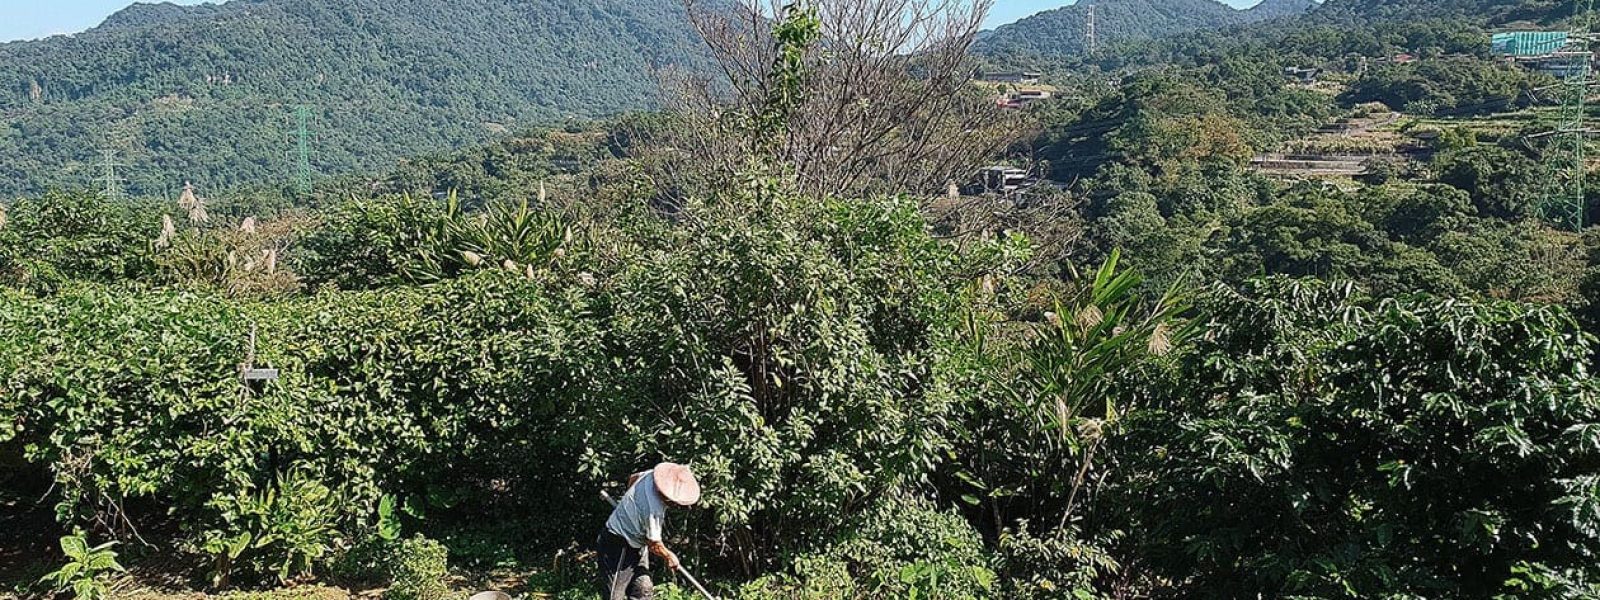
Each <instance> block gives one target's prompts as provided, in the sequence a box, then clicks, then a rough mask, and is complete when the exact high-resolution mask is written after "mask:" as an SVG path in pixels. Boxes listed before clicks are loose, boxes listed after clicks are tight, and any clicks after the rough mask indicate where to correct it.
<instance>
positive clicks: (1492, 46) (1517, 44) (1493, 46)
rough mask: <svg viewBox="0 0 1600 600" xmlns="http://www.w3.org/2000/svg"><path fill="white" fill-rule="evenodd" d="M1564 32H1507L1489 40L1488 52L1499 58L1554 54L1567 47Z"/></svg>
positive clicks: (1495, 35) (1565, 33)
mask: <svg viewBox="0 0 1600 600" xmlns="http://www.w3.org/2000/svg"><path fill="white" fill-rule="evenodd" d="M1568 39H1569V38H1568V35H1567V32H1565V31H1508V32H1504V33H1496V34H1494V35H1493V36H1491V37H1490V38H1489V50H1490V51H1491V52H1494V53H1495V54H1497V55H1500V56H1509V57H1525V56H1543V55H1546V54H1554V53H1556V52H1559V51H1561V49H1562V48H1566V47H1567V42H1568Z"/></svg>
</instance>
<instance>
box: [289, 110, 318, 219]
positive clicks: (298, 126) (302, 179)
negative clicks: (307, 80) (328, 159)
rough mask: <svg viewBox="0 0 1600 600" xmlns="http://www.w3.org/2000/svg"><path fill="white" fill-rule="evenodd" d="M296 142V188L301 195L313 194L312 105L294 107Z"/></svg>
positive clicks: (294, 155)
mask: <svg viewBox="0 0 1600 600" xmlns="http://www.w3.org/2000/svg"><path fill="white" fill-rule="evenodd" d="M294 120H295V143H294V151H293V159H294V189H295V192H297V193H299V194H300V196H301V197H305V196H309V195H311V179H312V173H311V155H312V154H315V152H314V151H313V150H312V149H311V107H310V106H307V105H305V104H301V105H299V106H296V107H294Z"/></svg>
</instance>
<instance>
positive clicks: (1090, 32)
mask: <svg viewBox="0 0 1600 600" xmlns="http://www.w3.org/2000/svg"><path fill="white" fill-rule="evenodd" d="M1085 30H1086V31H1085V34H1086V35H1085V37H1087V38H1088V40H1087V41H1088V45H1089V56H1094V54H1095V50H1096V47H1095V46H1096V43H1095V35H1094V4H1093V3H1092V2H1091V3H1090V4H1089V20H1088V24H1087V27H1086V28H1085Z"/></svg>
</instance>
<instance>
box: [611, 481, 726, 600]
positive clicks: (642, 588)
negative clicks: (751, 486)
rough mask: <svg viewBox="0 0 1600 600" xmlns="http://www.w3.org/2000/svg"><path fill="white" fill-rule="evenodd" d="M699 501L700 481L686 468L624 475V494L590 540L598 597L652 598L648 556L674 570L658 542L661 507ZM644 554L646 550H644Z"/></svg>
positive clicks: (674, 558) (663, 518)
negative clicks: (595, 555)
mask: <svg viewBox="0 0 1600 600" xmlns="http://www.w3.org/2000/svg"><path fill="white" fill-rule="evenodd" d="M699 501H700V483H699V482H698V481H695V478H694V472H693V471H690V470H689V467H685V466H683V465H678V464H673V463H661V464H659V465H656V468H654V469H651V470H649V471H645V472H642V473H634V474H633V475H630V476H629V477H628V492H627V493H625V494H623V495H622V499H621V500H619V501H617V506H616V508H614V509H612V511H611V518H609V519H606V528H605V530H604V531H601V532H600V539H599V540H598V541H597V542H595V545H596V548H597V549H598V550H599V554H600V599H601V600H629V599H631V600H641V599H649V598H653V597H654V596H655V585H654V584H653V583H651V581H650V555H651V554H654V555H656V556H657V557H659V558H660V559H661V560H663V561H665V562H666V563H667V568H669V569H672V570H677V569H678V564H679V563H678V555H677V554H674V553H673V552H672V551H671V550H668V549H667V545H666V544H663V543H662V542H661V533H662V530H663V529H666V525H667V507H668V506H677V507H689V506H693V505H694V504H695V503H696V502H699ZM646 551H648V552H646Z"/></svg>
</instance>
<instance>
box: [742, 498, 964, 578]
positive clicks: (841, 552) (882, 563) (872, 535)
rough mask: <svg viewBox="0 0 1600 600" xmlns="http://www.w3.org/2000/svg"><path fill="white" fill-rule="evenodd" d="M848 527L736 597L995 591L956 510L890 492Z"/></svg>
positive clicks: (854, 519)
mask: <svg viewBox="0 0 1600 600" xmlns="http://www.w3.org/2000/svg"><path fill="white" fill-rule="evenodd" d="M845 530H846V531H847V532H848V533H846V534H845V535H843V536H842V537H841V538H840V539H838V540H836V541H835V542H834V543H832V544H829V545H827V546H826V547H824V548H820V549H817V550H815V551H812V552H808V553H805V554H802V555H799V556H797V557H795V558H794V559H792V561H791V564H790V567H791V568H790V569H789V572H788V573H785V574H782V575H778V576H773V577H767V578H764V579H762V580H760V581H757V582H754V583H752V584H750V585H747V586H745V587H744V589H743V591H742V592H741V593H742V594H743V596H742V597H746V598H783V599H792V600H825V599H853V598H863V599H865V598H922V599H924V600H927V599H946V600H970V599H975V598H987V597H990V594H991V593H992V592H993V591H994V587H995V586H994V583H995V582H994V579H995V574H994V572H993V571H992V570H991V565H990V559H989V555H988V553H987V551H986V550H985V549H984V546H983V540H982V539H981V537H980V536H979V535H978V533H977V531H975V530H973V529H972V526H971V525H968V524H967V522H966V520H964V519H963V518H961V516H960V515H958V514H956V513H954V512H945V511H939V510H936V509H934V508H933V507H932V506H931V504H930V503H929V502H927V501H926V500H920V499H917V498H913V497H908V496H902V495H900V494H893V495H890V496H888V497H885V498H882V499H879V500H878V501H877V502H875V503H874V506H873V507H872V508H871V509H869V510H867V511H864V512H862V513H861V514H859V515H857V516H856V517H855V518H853V519H851V521H850V523H849V525H848V526H847V527H846V528H845Z"/></svg>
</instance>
